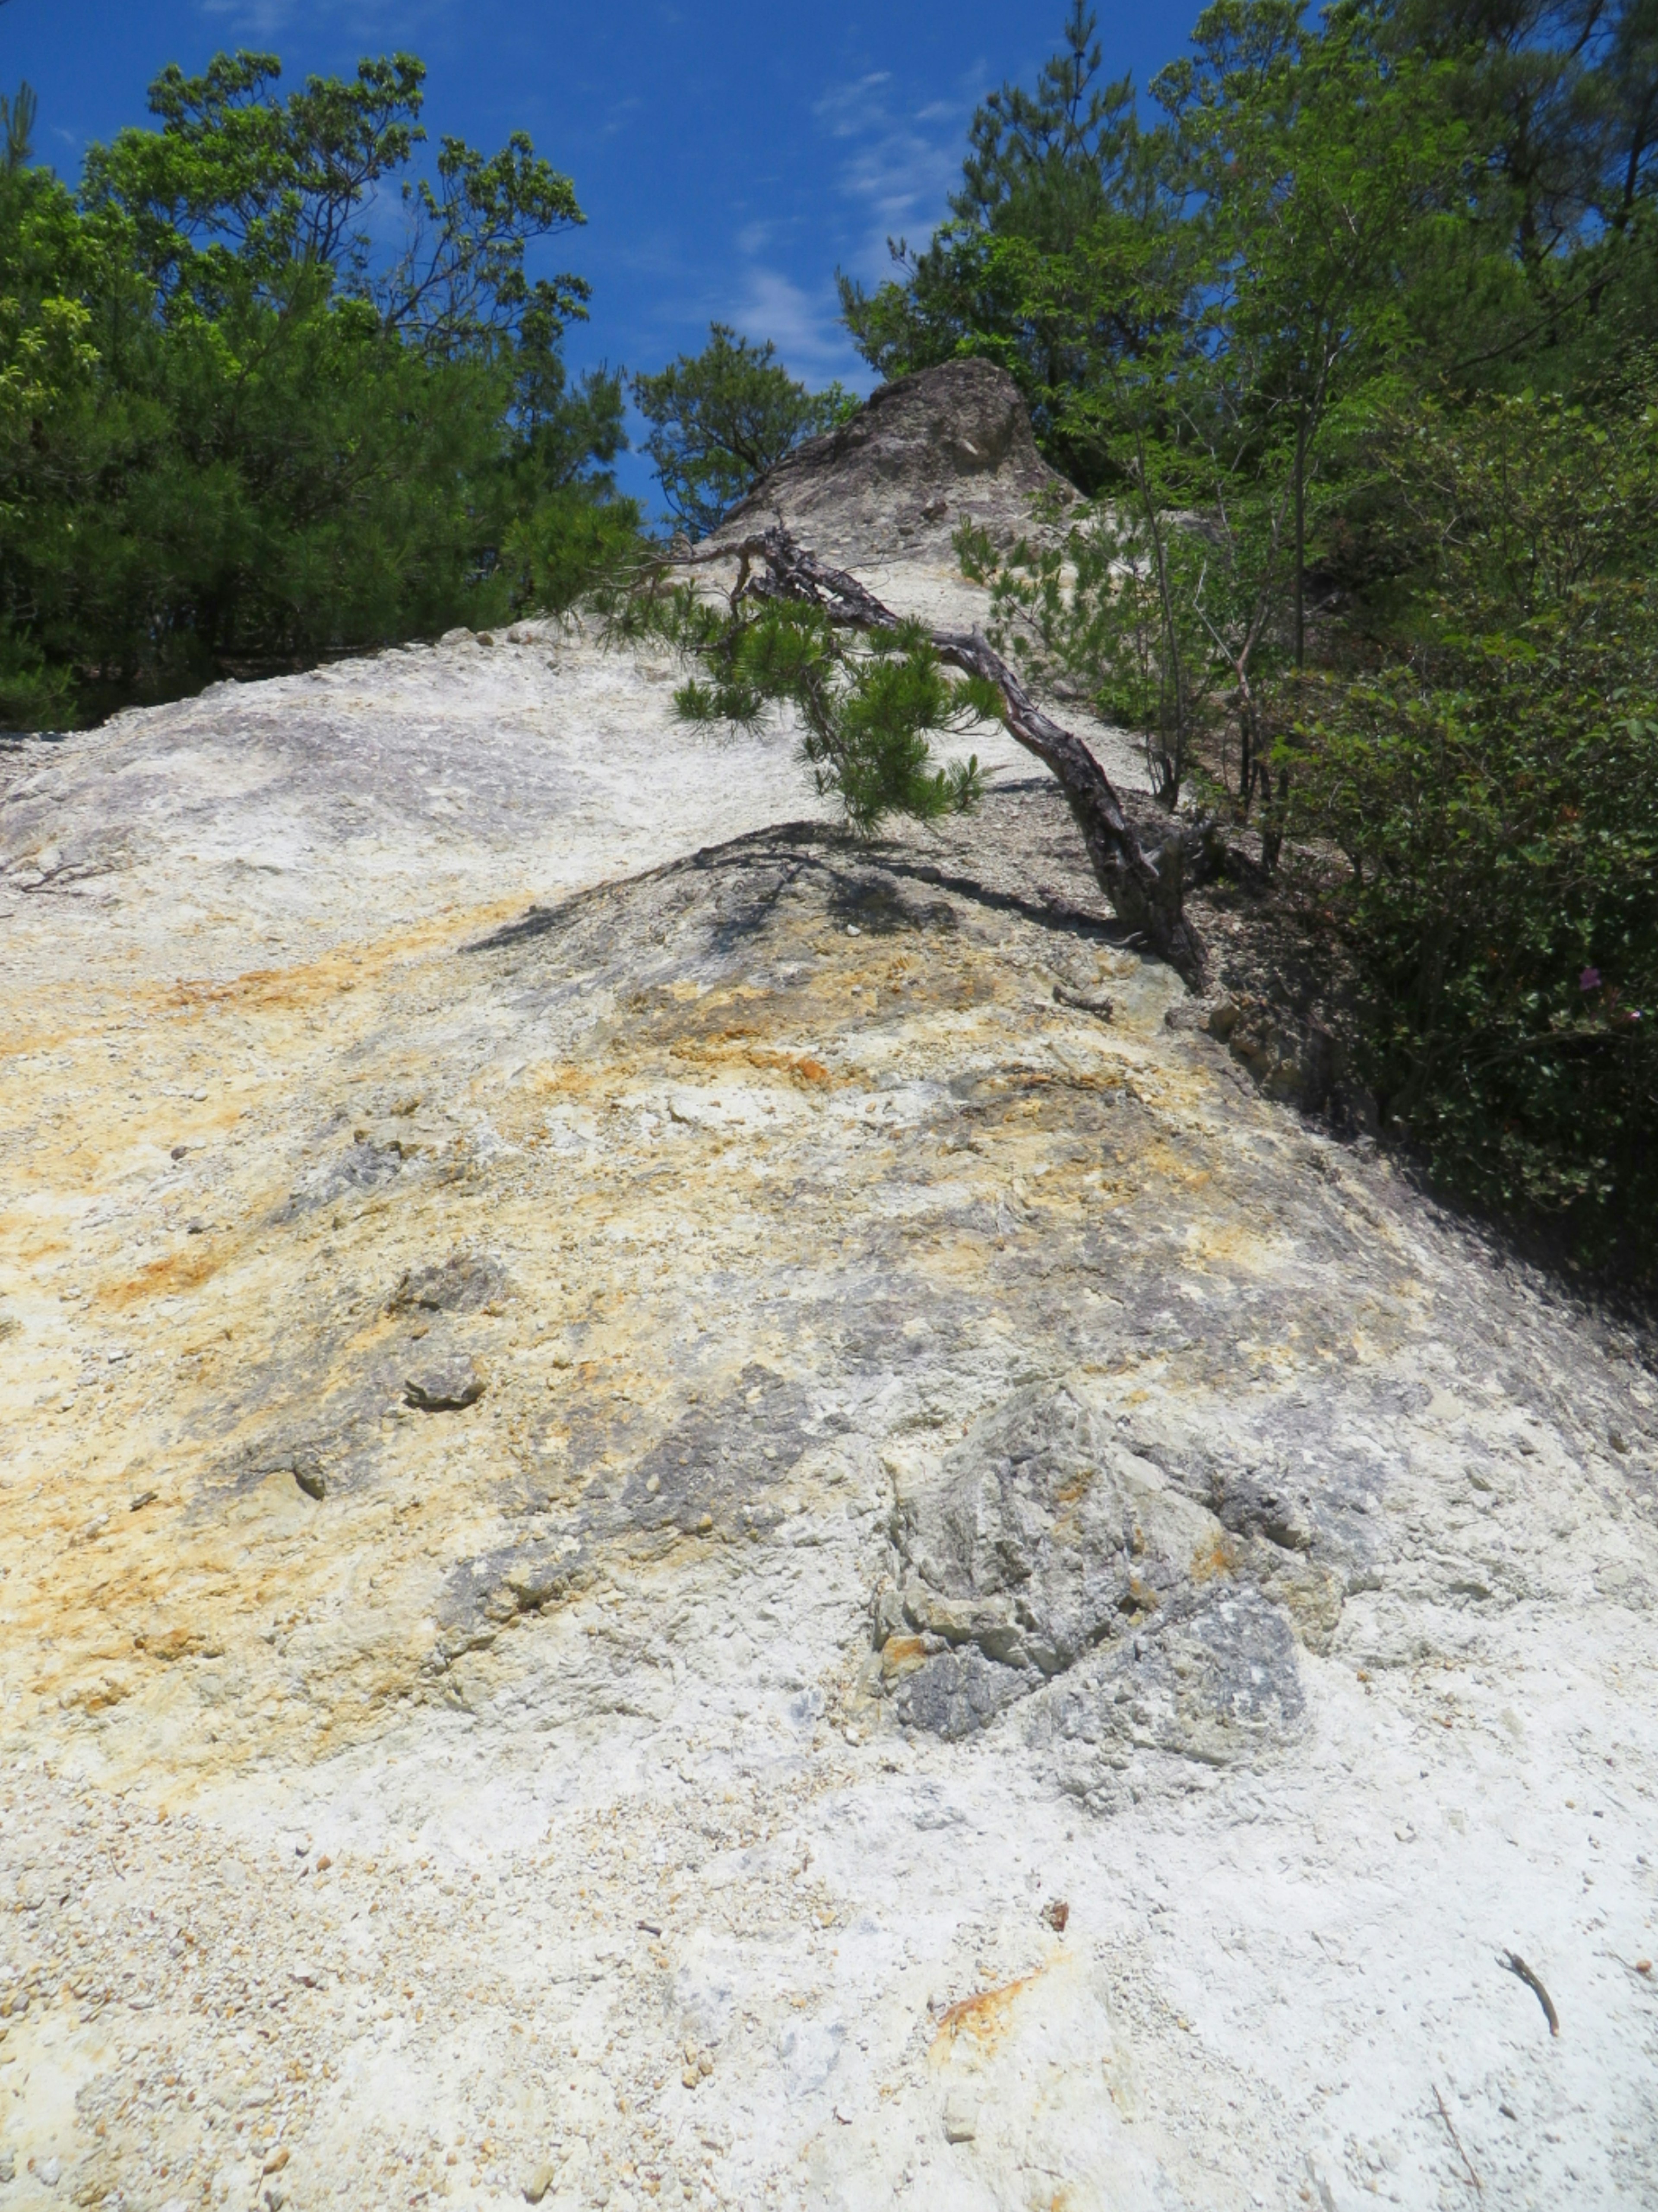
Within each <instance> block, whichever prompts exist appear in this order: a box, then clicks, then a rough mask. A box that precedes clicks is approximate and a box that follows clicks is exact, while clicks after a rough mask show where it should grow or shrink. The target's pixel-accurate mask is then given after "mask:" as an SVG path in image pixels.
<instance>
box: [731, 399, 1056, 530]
mask: <svg viewBox="0 0 1658 2212" xmlns="http://www.w3.org/2000/svg"><path fill="white" fill-rule="evenodd" d="M1076 496H1077V495H1076V493H1075V491H1074V490H1073V489H1072V486H1071V485H1069V484H1068V483H1066V481H1065V479H1064V478H1063V477H1060V476H1056V475H1055V473H1054V471H1053V470H1052V469H1050V468H1049V467H1048V464H1047V463H1046V461H1044V460H1043V459H1042V456H1041V454H1040V453H1038V452H1037V451H1036V442H1035V439H1034V438H1033V437H1032V436H1031V435H1030V418H1029V416H1028V415H1027V414H1026V412H1025V408H1024V403H1023V400H1022V399H1021V398H1020V397H1019V390H1018V386H1017V385H1016V384H1015V383H1014V381H1013V380H1012V378H1011V376H1010V375H1009V374H1008V373H1007V371H1006V370H1005V368H997V367H996V365H995V363H994V362H988V361H951V362H944V363H943V364H942V365H941V366H939V367H938V368H925V369H920V370H918V371H917V372H916V374H914V375H913V376H902V377H900V378H898V379H897V380H896V382H894V383H892V384H885V385H883V386H881V388H880V390H879V391H878V392H876V393H875V394H874V395H873V397H872V398H871V399H870V400H869V401H868V402H867V404H865V406H864V407H862V408H861V409H860V410H859V412H858V413H857V414H856V415H855V416H853V418H852V420H851V421H850V422H847V423H844V424H842V425H841V428H839V429H835V430H831V431H829V433H828V434H827V435H824V436H823V437H821V438H813V439H811V440H810V441H808V442H807V443H806V444H805V445H804V446H801V447H798V448H797V449H796V451H795V452H793V453H791V454H790V455H789V456H788V457H787V459H786V460H784V461H783V462H782V463H781V464H780V466H779V467H777V468H775V469H774V470H773V471H772V472H771V474H770V475H769V476H768V477H766V478H765V480H764V482H763V483H761V484H760V485H759V486H758V487H757V488H756V490H755V491H754V492H753V493H751V494H750V496H749V498H747V499H746V500H744V501H743V503H742V505H741V506H740V507H737V508H736V509H735V510H734V511H733V512H732V514H731V515H730V516H729V517H728V519H727V520H726V523H725V524H724V525H723V526H722V527H721V529H720V532H718V535H719V536H720V538H734V537H739V536H741V535H742V534H743V532H745V531H750V530H754V529H757V528H763V527H764V526H765V525H766V524H767V523H768V522H771V521H774V520H780V521H783V522H785V523H786V524H787V525H788V527H789V528H790V529H791V530H792V531H793V532H794V534H795V536H796V537H797V538H799V540H800V541H801V543H802V544H806V545H811V546H812V547H814V548H816V549H831V548H832V549H833V550H834V552H835V556H837V557H838V558H840V559H841V560H845V561H858V562H870V561H882V560H890V559H891V558H893V557H894V556H901V557H902V556H908V557H914V556H917V555H931V556H933V557H935V558H942V557H944V556H945V555H947V553H948V551H949V547H950V537H951V533H952V532H954V531H955V530H957V528H958V527H959V526H960V525H961V524H963V522H973V523H975V524H977V525H978V526H980V527H981V529H986V530H988V531H989V532H991V534H992V536H993V537H994V538H998V539H1001V538H1007V537H1011V536H1012V535H1015V534H1017V532H1021V531H1029V529H1030V528H1031V527H1032V519H1031V518H1032V505H1031V503H1032V501H1034V500H1036V499H1038V498H1043V497H1045V498H1046V499H1048V501H1053V502H1054V503H1055V504H1056V506H1062V505H1063V504H1065V503H1066V502H1068V501H1072V500H1073V499H1075V497H1076Z"/></svg>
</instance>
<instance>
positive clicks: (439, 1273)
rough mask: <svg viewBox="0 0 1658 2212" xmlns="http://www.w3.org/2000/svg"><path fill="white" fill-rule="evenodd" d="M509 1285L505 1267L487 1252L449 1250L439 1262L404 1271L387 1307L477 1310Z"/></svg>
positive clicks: (428, 1310) (400, 1310) (395, 1311)
mask: <svg viewBox="0 0 1658 2212" xmlns="http://www.w3.org/2000/svg"><path fill="white" fill-rule="evenodd" d="M510 1288H511V1285H510V1284H509V1283H508V1282H507V1275H506V1273H505V1271H504V1269H503V1268H502V1267H501V1266H500V1264H499V1262H498V1261H495V1260H492V1259H491V1258H490V1257H489V1254H488V1253H487V1252H452V1253H451V1254H450V1255H449V1257H448V1258H447V1259H446V1260H445V1261H442V1262H441V1263H440V1264H436V1265H434V1266H431V1267H411V1268H410V1269H408V1270H406V1271H405V1273H404V1275H403V1278H402V1279H401V1280H400V1281H399V1283H398V1286H397V1288H396V1290H395V1291H392V1296H391V1297H390V1298H389V1299H388V1301H387V1302H386V1311H387V1313H392V1314H399V1313H409V1312H411V1311H415V1310H419V1311H422V1312H425V1313H477V1312H478V1311H479V1310H481V1309H482V1308H483V1307H484V1306H487V1305H492V1304H494V1303H495V1301H496V1300H497V1299H499V1298H502V1297H505V1296H506V1295H507V1291H508V1290H509V1289H510Z"/></svg>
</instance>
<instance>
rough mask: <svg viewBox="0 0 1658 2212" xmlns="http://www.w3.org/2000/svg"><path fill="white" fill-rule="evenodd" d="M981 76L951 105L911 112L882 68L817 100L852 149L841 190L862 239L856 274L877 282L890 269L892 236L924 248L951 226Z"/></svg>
mask: <svg viewBox="0 0 1658 2212" xmlns="http://www.w3.org/2000/svg"><path fill="white" fill-rule="evenodd" d="M979 76H980V72H979V71H978V70H975V71H973V72H972V73H971V74H970V76H969V77H967V78H964V79H963V80H962V81H961V82H960V86H959V89H958V91H957V95H956V96H955V97H954V98H952V99H948V100H938V99H932V100H926V101H925V102H922V103H920V104H918V105H917V106H914V107H908V106H905V104H904V102H903V101H902V99H901V98H900V97H899V96H898V95H897V92H896V87H895V85H894V83H893V80H892V77H891V76H890V73H889V72H888V71H886V70H872V71H871V72H870V73H869V74H868V75H867V76H862V77H859V78H856V79H854V80H853V82H850V83H848V84H842V85H837V86H835V87H834V88H832V89H831V90H830V91H829V92H828V93H826V94H824V96H823V99H822V100H819V101H818V103H817V119H818V122H819V124H820V125H822V126H823V129H824V130H825V131H828V132H829V136H830V137H832V138H835V139H837V140H839V141H841V143H842V145H843V147H844V149H845V150H844V155H843V158H842V161H841V168H840V173H839V175H838V177H837V179H836V185H835V188H836V191H837V192H838V194H839V195H840V197H841V199H842V200H844V201H845V202H846V203H847V205H848V208H849V210H850V211H851V213H852V215H853V221H854V223H855V225H856V228H857V230H858V233H859V235H858V239H857V242H856V244H855V246H853V250H852V252H851V253H850V254H849V255H848V256H847V265H848V269H849V272H850V274H852V275H853V276H858V277H861V278H862V279H863V280H864V282H865V283H878V282H879V281H880V279H881V278H882V277H884V276H886V275H887V274H888V273H889V270H890V261H889V258H888V254H887V240H888V239H889V238H905V239H908V241H909V243H910V244H911V245H912V246H920V245H924V244H925V243H926V240H927V239H928V238H929V237H930V236H931V235H932V231H933V229H934V228H935V227H936V226H937V225H938V223H939V222H942V221H943V220H944V216H945V215H946V213H947V212H948V201H949V197H950V192H951V191H952V190H953V188H954V187H955V185H957V182H958V181H959V179H960V177H961V173H962V155H963V150H964V148H965V145H966V139H967V125H968V118H969V116H970V115H971V113H972V112H973V108H974V106H975V104H976V102H977V100H979V98H980V97H981V92H980V85H979Z"/></svg>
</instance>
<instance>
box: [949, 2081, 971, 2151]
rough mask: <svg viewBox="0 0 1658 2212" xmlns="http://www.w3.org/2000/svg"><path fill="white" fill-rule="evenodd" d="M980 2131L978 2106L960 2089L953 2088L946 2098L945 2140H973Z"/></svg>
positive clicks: (957, 2141) (955, 2141)
mask: <svg viewBox="0 0 1658 2212" xmlns="http://www.w3.org/2000/svg"><path fill="white" fill-rule="evenodd" d="M978 2132H979V2108H978V2106H976V2105H975V2103H974V2102H973V2100H971V2098H969V2097H967V2096H964V2095H963V2093H962V2092H961V2091H960V2090H959V2089H952V2090H951V2091H950V2095H949V2096H948V2097H947V2098H946V2099H945V2100H944V2141H945V2142H953V2143H964V2142H972V2141H973V2139H974V2137H975V2136H976V2135H977V2134H978Z"/></svg>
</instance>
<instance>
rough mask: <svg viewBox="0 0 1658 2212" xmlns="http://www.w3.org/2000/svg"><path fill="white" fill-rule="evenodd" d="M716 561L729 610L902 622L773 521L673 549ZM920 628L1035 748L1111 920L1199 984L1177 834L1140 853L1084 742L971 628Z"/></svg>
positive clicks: (845, 621) (691, 563) (867, 625)
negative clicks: (769, 608)
mask: <svg viewBox="0 0 1658 2212" xmlns="http://www.w3.org/2000/svg"><path fill="white" fill-rule="evenodd" d="M716 561H734V562H736V563H737V570H738V580H737V584H736V586H735V588H734V589H733V591H732V594H731V598H732V611H733V612H734V611H736V608H737V606H738V604H739V603H740V602H741V601H742V600H743V599H794V600H798V601H800V602H802V603H804V604H805V605H809V606H814V607H817V608H818V609H820V610H821V611H823V614H825V615H826V616H827V617H828V618H829V621H830V622H832V623H838V624H841V625H842V626H844V627H846V628H847V629H861V630H892V629H900V628H902V623H901V622H900V619H899V617H897V616H896V615H895V614H894V613H893V612H892V611H891V610H890V608H889V607H886V606H884V605H882V603H881V601H880V600H879V599H877V598H876V597H875V596H874V594H873V592H869V591H866V590H865V587H864V586H863V585H862V584H860V583H859V580H858V579H857V578H856V577H855V576H853V575H849V574H847V572H846V570H845V569H843V568H831V567H830V566H829V563H828V562H824V561H820V560H819V559H818V557H817V555H816V554H815V553H811V552H808V551H807V550H805V548H804V547H803V546H799V545H797V544H795V542H794V539H793V537H792V536H791V535H790V534H789V532H787V531H786V529H784V528H783V526H781V525H780V524H775V525H774V526H773V527H772V528H771V529H769V530H767V531H765V532H762V534H761V535H759V536H757V537H753V538H742V539H740V540H738V542H737V543H735V544H725V545H715V544H705V545H699V546H696V547H695V548H690V547H687V548H685V549H684V550H683V551H677V552H676V554H675V556H674V564H675V565H676V566H677V567H692V568H701V567H705V566H708V564H710V563H712V562H716ZM756 564H757V565H756ZM929 635H930V638H931V642H932V649H933V651H934V652H935V653H937V654H938V658H939V659H941V660H942V661H944V663H945V664H946V665H948V666H950V667H951V668H957V669H960V670H961V671H962V672H963V675H968V676H977V677H981V678H984V679H986V680H987V681H988V682H989V683H991V684H993V685H994V686H995V688H996V690H998V692H999V694H1000V695H1001V699H1002V706H1003V714H1004V719H1005V722H1006V726H1007V729H1008V731H1009V733H1010V734H1011V736H1012V737H1013V738H1015V739H1016V740H1017V742H1018V743H1019V744H1022V745H1023V747H1024V749H1025V750H1026V751H1027V752H1029V753H1033V754H1035V757H1036V758H1037V759H1038V760H1039V761H1041V762H1042V765H1043V767H1044V768H1046V769H1048V771H1049V773H1050V774H1051V775H1053V776H1054V779H1055V780H1056V781H1057V782H1058V783H1059V786H1060V789H1061V790H1062V791H1063V792H1064V793H1065V795H1066V801H1067V802H1068V804H1069V805H1070V808H1071V811H1072V815H1073V816H1074V817H1075V819H1076V823H1077V826H1078V829H1080V830H1081V831H1082V835H1083V841H1084V844H1085V845H1086V846H1087V848H1088V857H1089V860H1090V862H1091V863H1092V866H1093V869H1094V873H1095V876H1096V878H1097V879H1098V882H1099V884H1100V888H1101V889H1102V890H1103V891H1104V893H1105V895H1106V896H1107V897H1108V899H1109V900H1110V902H1111V904H1112V906H1113V907H1114V908H1115V910H1116V913H1117V915H1118V916H1119V918H1120V919H1121V921H1125V922H1127V925H1128V927H1130V928H1131V929H1133V930H1134V931H1136V932H1137V933H1139V935H1140V936H1141V937H1143V938H1144V939H1145V942H1146V944H1147V945H1149V947H1150V948H1151V951H1154V952H1156V953H1157V954H1158V955H1160V957H1162V958H1163V959H1165V960H1167V961H1168V962H1169V965H1170V966H1171V967H1172V968H1174V969H1175V970H1176V971H1177V972H1178V973H1179V974H1180V975H1181V976H1182V977H1183V978H1184V980H1185V981H1187V983H1188V984H1189V985H1190V986H1191V987H1192V988H1193V990H1198V989H1201V987H1202V984H1203V949H1202V946H1201V945H1200V944H1199V939H1198V937H1197V933H1196V932H1195V931H1194V930H1193V928H1192V927H1191V925H1190V923H1189V922H1188V921H1187V919H1186V916H1185V915H1184V913H1183V912H1182V908H1181V893H1182V880H1181V878H1182V859H1183V854H1182V849H1181V842H1180V839H1179V838H1178V836H1170V837H1169V839H1168V840H1167V841H1166V842H1165V843H1164V845H1163V849H1162V851H1161V852H1160V853H1159V854H1158V855H1157V859H1156V860H1152V859H1151V858H1149V857H1148V855H1147V854H1145V852H1144V851H1143V850H1142V848H1141V846H1140V842H1139V839H1138V838H1137V837H1136V836H1135V835H1134V833H1133V829H1131V828H1130V827H1129V825H1128V822H1127V817H1125V816H1124V813H1123V811H1122V805H1121V801H1120V800H1119V799H1118V797H1117V794H1116V793H1115V791H1114V789H1113V788H1112V786H1111V780H1110V778H1109V777H1108V775H1106V773H1105V770H1104V769H1102V767H1101V766H1100V764H1099V763H1098V761H1096V759H1095V757H1094V756H1093V754H1092V753H1091V752H1090V750H1089V749H1088V747H1087V746H1086V745H1085V744H1084V743H1083V741H1082V739H1081V738H1078V737H1076V736H1074V735H1073V734H1072V732H1071V731H1069V730H1066V729H1064V728H1062V727H1061V726H1060V724H1059V723H1058V722H1056V721H1054V720H1053V719H1052V718H1051V716H1049V715H1048V714H1044V713H1043V712H1042V708H1040V707H1038V706H1037V705H1036V703H1035V701H1034V700H1033V699H1032V698H1031V696H1030V695H1029V692H1028V691H1027V690H1025V687H1024V685H1023V684H1022V683H1021V682H1020V680H1019V678H1018V677H1017V675H1016V674H1015V672H1014V671H1013V670H1012V669H1011V668H1010V667H1009V666H1008V665H1007V663H1006V661H1005V660H1004V659H1002V657H1001V655H1000V654H999V653H997V652H996V651H995V650H994V649H993V647H991V646H990V645H989V644H988V643H987V641H986V640H985V639H984V638H983V637H982V636H981V635H980V633H979V632H978V631H977V630H976V629H973V630H960V629H935V630H932V631H931V632H930V634H929Z"/></svg>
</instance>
